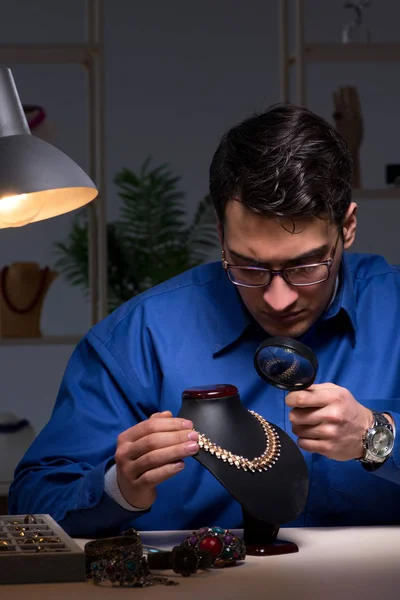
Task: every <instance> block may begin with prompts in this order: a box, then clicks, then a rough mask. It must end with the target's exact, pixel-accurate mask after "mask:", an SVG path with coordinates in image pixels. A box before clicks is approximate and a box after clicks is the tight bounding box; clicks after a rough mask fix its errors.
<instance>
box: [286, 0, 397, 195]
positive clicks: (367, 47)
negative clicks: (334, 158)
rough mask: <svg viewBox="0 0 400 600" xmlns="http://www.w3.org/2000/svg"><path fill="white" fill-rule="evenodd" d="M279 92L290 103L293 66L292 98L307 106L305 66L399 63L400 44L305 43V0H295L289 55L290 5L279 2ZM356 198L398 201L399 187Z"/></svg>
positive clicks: (360, 191)
mask: <svg viewBox="0 0 400 600" xmlns="http://www.w3.org/2000/svg"><path fill="white" fill-rule="evenodd" d="M279 30H280V88H281V89H280V92H281V100H282V102H290V69H291V67H293V66H294V67H295V69H296V73H295V75H296V77H295V98H296V102H297V104H299V105H300V106H307V91H306V84H307V80H306V67H307V63H310V62H318V61H320V62H397V61H399V62H400V43H398V44H396V43H388V44H386V43H378V44H372V43H365V44H363V43H349V44H340V43H337V44H332V43H311V44H309V43H306V42H305V39H304V0H295V25H294V30H295V43H294V46H295V52H294V54H290V53H289V4H288V0H280V2H279ZM353 196H354V198H355V199H358V200H362V199H379V200H383V199H393V200H398V199H400V187H398V188H397V187H387V188H382V189H372V188H370V189H368V188H364V189H355V190H353Z"/></svg>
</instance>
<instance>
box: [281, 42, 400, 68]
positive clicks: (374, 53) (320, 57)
mask: <svg viewBox="0 0 400 600" xmlns="http://www.w3.org/2000/svg"><path fill="white" fill-rule="evenodd" d="M304 60H306V61H309V62H312V61H331V62H343V61H345V62H347V61H348V62H375V61H378V62H397V61H399V62H400V44H360V43H352V44H305V45H304ZM288 62H289V64H290V65H292V64H295V63H296V57H295V56H290V57H289V59H288Z"/></svg>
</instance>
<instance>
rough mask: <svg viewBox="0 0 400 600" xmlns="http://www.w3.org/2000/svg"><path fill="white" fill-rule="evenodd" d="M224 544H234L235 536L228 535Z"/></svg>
mask: <svg viewBox="0 0 400 600" xmlns="http://www.w3.org/2000/svg"><path fill="white" fill-rule="evenodd" d="M224 542H225V544H232V542H233V535H232V534H230V533H228V534H227V535H226V536H225V537H224Z"/></svg>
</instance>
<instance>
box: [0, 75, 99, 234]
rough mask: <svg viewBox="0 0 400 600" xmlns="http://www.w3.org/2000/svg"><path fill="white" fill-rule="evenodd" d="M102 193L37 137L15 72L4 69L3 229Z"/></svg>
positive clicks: (0, 105)
mask: <svg viewBox="0 0 400 600" xmlns="http://www.w3.org/2000/svg"><path fill="white" fill-rule="evenodd" d="M97 194H98V190H97V188H96V186H95V184H94V183H93V181H92V180H91V179H90V178H89V177H88V176H87V175H86V173H84V171H83V170H82V169H81V168H80V167H79V166H78V165H77V164H76V163H75V162H74V161H72V160H71V159H70V158H69V157H68V156H66V154H64V153H63V152H61V150H58V149H57V148H55V147H54V146H52V145H51V144H48V143H47V142H45V141H44V140H42V139H39V138H37V137H35V136H33V135H32V134H31V132H30V129H29V126H28V123H27V120H26V117H25V113H24V110H23V108H22V104H21V101H20V99H19V96H18V92H17V89H16V86H15V83H14V79H13V76H12V73H11V70H10V69H9V68H7V67H0V228H5V227H21V226H22V225H27V224H28V223H34V222H36V221H42V220H44V219H49V218H50V217H56V216H57V215H61V214H63V213H67V212H69V211H71V210H75V209H77V208H80V207H82V206H84V205H85V204H87V203H88V202H90V201H91V200H93V199H94V198H95V197H96V196H97Z"/></svg>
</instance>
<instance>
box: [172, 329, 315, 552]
mask: <svg viewBox="0 0 400 600" xmlns="http://www.w3.org/2000/svg"><path fill="white" fill-rule="evenodd" d="M254 367H255V369H256V371H257V373H258V374H259V375H260V377H262V378H263V379H264V380H265V381H267V382H268V383H270V384H272V385H274V386H276V387H279V388H280V389H285V390H288V391H293V390H300V389H305V388H307V387H309V386H310V385H311V384H312V383H313V382H314V380H315V377H316V374H317V369H318V362H317V359H316V357H315V355H314V354H313V352H312V351H311V350H310V348H308V347H307V346H305V345H304V344H301V343H300V342H298V341H297V340H292V339H290V338H283V337H275V338H269V339H268V340H266V341H265V342H263V343H262V344H261V345H260V346H259V347H258V349H257V351H256V354H255V358H254ZM178 417H181V418H185V419H189V420H191V421H192V423H193V424H194V428H195V430H196V431H197V432H198V433H199V434H201V436H200V437H201V440H202V443H201V446H200V450H199V452H198V454H197V455H195V456H194V458H195V460H197V461H198V462H200V463H201V464H202V465H203V466H204V467H205V468H206V469H208V470H209V471H210V472H211V473H212V474H213V475H214V477H216V479H218V481H219V482H220V483H221V484H222V485H223V486H224V487H225V488H226V489H227V490H228V492H230V494H231V495H232V496H233V497H234V498H235V499H236V500H237V501H238V502H239V504H240V505H241V508H242V513H243V530H244V532H243V537H244V541H245V544H246V551H247V554H249V555H256V556H271V555H276V554H289V553H292V552H297V551H298V547H297V545H296V544H294V543H293V542H289V541H284V540H280V539H278V537H277V536H278V533H279V529H280V526H281V525H283V524H285V523H289V522H290V521H293V520H294V519H296V518H297V517H298V516H299V515H300V514H301V513H302V512H303V510H304V508H305V505H306V501H307V496H308V487H309V477H308V470H307V465H306V462H305V460H304V457H303V455H302V453H301V451H300V449H299V448H298V446H297V444H296V443H295V442H294V441H293V440H292V438H291V437H290V436H289V435H288V434H287V433H286V432H285V431H283V430H282V429H281V428H279V427H278V426H277V425H275V424H274V423H268V422H267V424H265V425H264V426H263V418H262V416H261V420H260V418H259V417H260V415H256V414H255V413H253V414H252V412H251V411H249V410H247V408H246V407H245V406H244V405H243V404H242V402H241V399H240V395H239V391H238V389H237V388H236V387H235V386H233V385H230V384H216V385H204V386H197V387H193V388H188V389H186V390H184V392H183V393H182V405H181V409H180V411H179V414H178ZM271 428H272V431H271ZM265 457H267V461H265V460H264V458H265ZM243 459H244V460H243ZM260 465H261V466H260Z"/></svg>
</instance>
